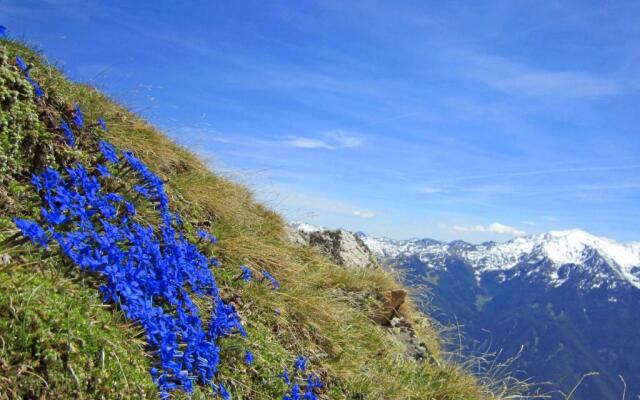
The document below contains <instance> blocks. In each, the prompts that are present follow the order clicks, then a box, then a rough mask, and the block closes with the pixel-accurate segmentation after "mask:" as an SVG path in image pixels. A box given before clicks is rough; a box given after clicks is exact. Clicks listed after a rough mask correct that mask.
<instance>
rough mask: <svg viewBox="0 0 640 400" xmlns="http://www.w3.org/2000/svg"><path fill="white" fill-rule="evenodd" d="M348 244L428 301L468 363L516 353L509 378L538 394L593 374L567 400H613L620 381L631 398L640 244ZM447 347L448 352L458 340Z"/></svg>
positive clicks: (639, 353)
mask: <svg viewBox="0 0 640 400" xmlns="http://www.w3.org/2000/svg"><path fill="white" fill-rule="evenodd" d="M297 226H298V228H297V229H301V230H305V231H311V232H318V231H322V230H323V228H319V227H315V226H313V225H309V224H298V225H297ZM356 235H357V236H359V237H360V239H362V242H364V243H365V244H366V246H367V247H368V248H369V249H370V250H371V251H372V252H373V253H374V254H375V255H376V256H377V257H378V259H379V260H380V261H381V262H382V264H388V265H392V266H393V267H394V268H395V269H397V270H399V271H401V272H402V273H401V274H400V275H399V276H401V277H402V279H403V280H404V283H405V284H406V285H407V286H409V287H413V288H414V290H413V292H414V294H418V295H420V294H424V296H426V297H427V298H428V300H429V301H428V302H424V304H423V307H424V311H426V312H427V313H428V314H429V315H431V316H432V317H433V318H435V319H437V320H438V321H439V322H440V323H442V324H444V325H451V324H458V325H460V326H461V330H462V331H463V332H464V334H463V340H462V343H463V344H464V345H465V346H467V348H468V349H467V350H468V351H467V352H468V353H470V354H473V353H474V352H473V351H471V350H469V349H479V350H487V349H488V350H492V351H497V350H501V351H502V354H504V355H506V356H511V355H514V354H516V353H518V352H519V351H520V349H521V348H523V349H524V350H523V351H522V353H521V355H520V357H519V358H518V359H517V360H516V361H515V362H514V364H513V365H512V371H520V372H524V374H520V375H519V377H520V378H528V379H531V380H533V381H537V382H551V386H547V387H546V388H545V390H547V391H553V390H562V391H564V393H568V392H569V391H570V390H572V389H573V387H574V386H575V385H576V384H577V383H578V381H579V380H580V379H581V377H582V376H583V375H584V374H586V373H588V372H592V371H595V372H598V373H599V376H598V377H593V378H589V379H585V380H584V381H583V382H582V384H581V385H580V386H579V387H578V389H576V391H575V392H574V395H573V397H574V398H579V399H609V398H621V393H622V391H623V386H622V384H621V382H622V381H621V380H620V378H619V376H623V377H624V378H625V381H626V383H627V387H626V393H627V396H629V395H631V396H630V397H629V398H636V397H637V396H639V395H640V379H639V378H638V377H640V341H639V340H638V339H637V336H638V332H640V311H639V310H640V290H639V289H640V242H634V243H628V244H621V243H617V242H615V241H613V240H610V239H606V238H602V237H598V236H594V235H591V234H589V233H587V232H584V231H581V230H578V229H573V230H565V231H551V232H547V233H541V234H536V235H531V236H525V237H519V238H515V239H513V240H510V241H507V242H504V243H495V242H487V243H482V244H470V243H466V242H464V241H453V242H440V241H437V240H432V239H409V240H393V239H387V238H376V237H371V236H367V235H366V234H363V233H357V234H356ZM419 303H420V302H419ZM456 331H457V330H456ZM452 343H454V346H453V347H452V348H451V350H453V351H456V352H457V351H458V350H459V349H458V348H457V347H456V346H457V345H458V344H459V343H460V340H459V338H458V337H456V338H455V340H452ZM551 396H552V397H551V398H553V399H556V398H557V399H562V398H564V397H563V396H562V395H560V394H557V395H556V393H552V394H551Z"/></svg>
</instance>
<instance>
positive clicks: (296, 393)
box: [282, 383, 300, 400]
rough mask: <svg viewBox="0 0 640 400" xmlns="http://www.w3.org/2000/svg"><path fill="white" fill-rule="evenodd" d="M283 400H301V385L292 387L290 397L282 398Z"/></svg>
mask: <svg viewBox="0 0 640 400" xmlns="http://www.w3.org/2000/svg"><path fill="white" fill-rule="evenodd" d="M282 400H300V385H298V384H297V383H296V384H294V385H292V386H291V391H290V393H289V395H288V396H287V395H284V396H282Z"/></svg>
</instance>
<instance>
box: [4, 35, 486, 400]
mask: <svg viewBox="0 0 640 400" xmlns="http://www.w3.org/2000/svg"><path fill="white" fill-rule="evenodd" d="M1 44H2V47H3V50H2V51H3V53H4V55H2V56H1V57H0V58H1V64H0V84H1V85H2V86H1V87H0V101H1V106H2V108H1V110H0V145H1V146H2V147H1V148H0V172H1V173H2V175H0V242H1V241H2V240H3V238H6V237H8V236H10V235H12V234H14V233H15V232H16V230H15V228H14V227H13V225H12V223H11V222H10V219H11V218H12V217H14V216H25V217H28V216H34V215H35V214H36V213H37V208H36V207H37V206H38V204H37V199H36V198H35V197H34V196H33V194H32V192H31V188H30V186H29V185H28V184H27V183H26V180H27V178H26V175H25V172H27V171H28V170H29V169H30V168H32V165H33V163H34V159H35V160H36V161H38V158H39V157H40V158H42V157H44V158H46V160H45V159H43V160H39V162H36V163H35V165H38V164H39V165H42V164H58V165H60V164H64V163H65V162H67V161H66V160H68V159H69V157H70V156H68V155H65V152H69V150H65V149H64V145H62V144H61V143H62V142H61V141H60V139H57V138H54V137H53V135H52V134H51V133H48V132H46V130H45V129H44V128H43V126H42V125H41V123H40V122H39V121H38V118H37V113H36V109H35V106H34V105H33V98H32V95H31V94H30V88H29V87H28V86H24V82H20V81H21V78H19V74H18V72H17V70H16V69H15V68H14V67H12V66H11V65H10V63H11V61H10V60H11V59H13V57H14V56H15V55H16V54H19V55H20V56H21V57H22V58H23V59H24V60H25V61H27V62H31V63H33V64H34V65H35V67H34V68H33V70H32V76H34V78H36V80H37V81H39V82H40V83H41V86H42V87H43V89H44V90H45V92H46V93H47V95H48V96H49V98H50V100H51V101H57V102H59V103H60V104H64V103H74V102H78V103H79V104H80V106H81V107H82V109H83V111H84V113H85V119H86V120H87V121H93V120H95V119H96V118H97V117H99V116H102V117H103V118H104V120H105V121H106V123H107V125H108V126H109V132H108V133H107V134H106V138H107V139H108V140H109V141H111V142H112V143H113V144H114V145H116V146H117V147H119V148H122V149H130V150H132V151H133V152H134V154H136V156H138V157H139V158H141V159H142V160H143V161H144V162H145V163H147V165H149V166H150V168H151V169H152V170H153V171H154V172H156V173H157V174H158V175H159V176H161V177H162V178H163V179H165V181H166V182H167V184H166V189H167V192H168V195H169V198H170V200H171V202H172V203H171V207H172V208H174V209H176V210H179V211H180V213H181V215H182V217H183V220H184V221H185V225H186V227H187V229H190V230H193V229H195V228H196V227H198V226H201V227H202V226H205V227H207V229H209V230H210V231H211V232H212V233H214V234H215V235H217V236H218V238H219V239H220V244H219V247H218V249H217V255H218V256H219V258H220V259H221V261H222V263H223V267H222V268H220V269H217V270H216V271H215V274H216V279H217V280H218V283H219V286H220V287H221V290H222V293H223V294H224V295H223V297H225V298H227V299H234V301H235V303H236V304H237V305H238V311H239V314H240V315H241V317H242V318H243V323H244V325H245V326H246V327H247V330H248V332H249V338H248V339H247V340H241V339H240V338H230V339H225V340H224V341H223V342H222V343H221V345H222V348H223V360H222V367H221V372H220V375H219V379H221V380H222V381H224V382H225V384H226V386H227V387H228V388H229V389H230V392H231V393H232V394H233V395H234V398H256V399H258V398H260V399H261V398H278V397H279V396H281V395H282V393H283V390H284V385H283V384H282V383H281V382H280V381H279V379H278V378H276V376H277V374H278V373H280V372H281V371H282V367H283V366H286V365H291V363H292V358H293V356H294V355H295V354H297V353H300V354H305V355H308V356H309V357H310V364H311V370H313V371H314V372H315V373H317V374H318V375H320V376H322V377H323V380H324V382H325V384H326V386H325V391H324V393H323V396H324V397H325V398H336V399H339V398H348V399H365V398H366V399H382V398H385V399H476V398H485V397H489V396H488V395H487V394H483V392H484V390H482V389H481V388H480V387H479V386H478V385H477V384H476V383H475V380H474V379H473V378H472V377H471V376H469V375H468V374H466V373H465V372H464V371H460V369H459V368H458V367H456V366H454V365H450V364H447V363H444V362H442V361H441V360H440V358H439V355H438V351H439V350H438V341H437V335H436V334H435V333H434V331H433V330H432V329H431V328H430V327H429V326H428V325H425V324H419V328H418V334H419V335H420V337H421V338H422V339H423V340H424V341H425V342H426V343H427V344H428V346H429V347H430V350H431V352H432V353H433V354H434V355H435V359H434V360H433V361H430V362H416V361H413V360H408V359H406V358H405V357H404V356H403V348H402V345H401V344H400V343H398V342H396V341H395V339H393V338H392V337H391V336H390V335H388V334H387V333H385V330H384V329H383V328H381V327H380V326H378V325H376V324H375V323H373V322H372V320H371V316H372V315H374V313H375V312H376V310H377V309H379V307H380V306H381V301H380V299H381V297H382V294H383V293H384V292H385V291H387V290H389V289H391V288H395V287H397V284H396V283H395V281H394V280H393V278H392V277H391V276H390V275H389V274H388V273H386V272H384V271H382V270H361V269H358V270H355V269H344V268H339V267H337V266H335V265H333V264H331V263H330V262H329V261H328V260H326V259H325V258H323V257H321V256H320V255H318V254H317V253H316V252H314V251H312V250H311V249H309V248H298V247H295V246H292V245H290V244H289V243H288V242H287V241H286V239H285V238H284V234H283V221H282V219H281V218H280V217H279V216H278V215H277V214H275V213H273V212H272V211H270V210H268V209H266V208H264V207H263V206H261V205H259V204H257V203H255V202H254V201H253V199H252V196H251V194H250V193H249V192H248V191H247V190H246V189H245V188H243V187H241V186H239V185H237V184H235V183H232V182H229V181H228V180H226V179H223V178H221V177H219V176H216V175H215V174H213V173H211V172H209V171H208V170H207V168H206V167H205V165H204V164H203V163H202V162H201V161H200V160H198V159H197V158H196V157H195V156H194V155H193V154H191V153H189V152H188V151H187V150H185V149H183V148H181V147H179V146H177V145H175V144H174V143H172V142H171V141H170V140H169V139H167V138H166V137H165V136H163V135H162V134H160V133H159V132H157V131H156V130H154V129H153V127H151V126H150V125H148V124H147V123H145V122H144V121H142V120H141V119H139V118H138V117H136V116H135V115H133V114H131V113H130V112H128V111H127V110H125V109H123V108H122V107H121V106H118V105H117V104H115V103H114V102H112V101H110V100H109V99H108V98H106V97H105V96H104V95H102V94H100V93H99V92H98V91H96V90H95V89H93V88H91V87H87V86H85V85H79V84H73V83H70V82H69V81H67V80H66V79H65V78H64V77H63V76H62V74H60V73H59V71H58V70H56V69H55V68H53V67H51V66H49V65H46V64H45V63H43V62H42V60H41V59H40V57H38V56H37V55H36V54H35V53H34V52H32V51H30V50H29V49H27V48H25V47H24V46H22V45H20V44H17V43H13V42H8V41H2V43H1ZM25 88H26V89H25ZM38 153H40V154H45V153H46V156H38V155H37V154H38ZM76 153H78V152H76ZM3 156H4V157H5V159H4V160H3V159H2V158H1V157H3ZM82 157H83V155H82V154H73V157H72V158H75V159H80V160H81V159H82ZM3 163H4V165H5V166H6V165H8V166H9V167H8V168H10V169H5V170H2V168H3V167H2V165H3ZM10 164H11V165H10ZM14 164H15V165H14ZM4 253H5V254H8V255H9V256H10V258H11V260H10V261H9V262H8V263H7V262H6V260H5V262H0V398H13V397H27V398H38V397H41V396H47V397H51V398H70V397H71V396H75V397H85V398H94V397H104V398H116V397H121V398H131V397H136V398H138V397H144V396H146V397H151V398H153V397H154V396H155V388H154V386H153V383H152V382H151V380H150V377H149V375H148V373H147V368H148V363H149V359H150V356H149V355H147V354H145V350H144V343H143V339H144V337H143V335H142V334H141V332H140V330H139V329H138V328H137V327H135V326H133V325H131V324H129V323H127V321H125V320H124V319H123V318H122V316H121V315H120V313H119V312H118V311H117V310H116V309H114V308H113V307H112V306H106V305H103V304H101V301H100V297H99V295H98V292H97V290H96V282H94V281H93V280H92V279H89V278H86V277H83V276H82V275H80V274H77V273H76V272H75V271H74V269H73V268H72V267H71V268H70V267H66V266H64V265H63V264H62V263H61V262H60V259H59V258H57V257H50V258H44V254H43V253H41V252H40V251H38V250H37V249H35V248H32V247H31V246H30V245H25V246H21V247H18V248H13V249H10V250H9V251H8V252H7V251H6V250H5V251H4ZM240 264H247V265H249V266H251V267H253V268H254V269H258V268H266V269H268V270H269V271H272V273H273V274H274V275H275V276H276V278H277V279H278V280H279V281H280V283H281V286H282V289H281V290H279V291H275V292H274V291H270V290H268V289H267V288H265V287H264V285H256V284H252V285H246V284H242V283H240V282H238V281H236V280H235V279H234V278H235V276H236V275H237V272H238V268H237V267H238V265H240ZM402 312H403V313H404V314H405V316H406V317H407V318H408V319H410V320H414V319H416V320H417V319H420V315H419V314H418V313H417V312H416V311H415V310H414V309H413V307H411V306H410V305H409V306H405V307H404V308H403V310H402ZM246 347H249V348H251V349H252V350H253V352H254V354H255V357H256V359H255V365H254V368H253V369H251V370H248V369H247V368H246V367H244V366H243V365H242V363H241V360H240V359H241V354H242V352H241V349H243V348H246ZM203 393H204V392H203V391H198V392H197V393H196V395H195V396H194V397H196V398H198V397H201V396H202V395H203ZM143 395H144V396H143Z"/></svg>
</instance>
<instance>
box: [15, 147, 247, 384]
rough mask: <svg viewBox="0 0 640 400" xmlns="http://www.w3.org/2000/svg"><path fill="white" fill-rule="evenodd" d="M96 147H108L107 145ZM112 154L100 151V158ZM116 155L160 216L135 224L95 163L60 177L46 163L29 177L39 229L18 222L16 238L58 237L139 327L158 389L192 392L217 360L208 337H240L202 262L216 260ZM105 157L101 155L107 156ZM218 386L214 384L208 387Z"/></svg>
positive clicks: (147, 180) (155, 182)
mask: <svg viewBox="0 0 640 400" xmlns="http://www.w3.org/2000/svg"><path fill="white" fill-rule="evenodd" d="M103 148H105V149H110V150H113V151H114V153H113V154H116V153H115V150H114V149H113V148H112V146H110V145H108V144H103ZM111 154H112V153H109V152H107V153H106V154H104V153H103V157H104V158H105V160H107V159H111V160H113V158H112V157H111ZM123 157H124V158H125V160H126V161H127V162H128V163H129V165H130V166H131V167H132V168H133V170H134V171H135V173H136V175H138V179H140V180H141V182H143V185H142V186H141V187H143V188H145V190H147V191H148V193H149V201H151V202H153V203H154V205H155V206H156V210H157V211H158V212H159V213H160V216H161V220H162V223H161V224H160V226H159V227H158V228H157V229H154V228H153V227H152V226H151V225H144V224H142V223H140V222H138V221H137V220H136V219H135V218H134V217H135V216H136V208H135V206H134V204H133V203H132V202H130V201H128V200H127V199H126V197H125V196H124V195H122V194H118V193H114V192H109V191H108V190H106V189H105V186H106V181H108V179H109V178H105V177H104V173H103V172H100V169H101V168H106V166H105V165H103V164H98V165H97V166H96V167H95V168H94V171H90V170H87V169H86V168H85V167H84V166H83V165H77V166H75V167H70V168H66V171H65V174H61V173H59V172H58V171H56V170H54V169H51V168H47V169H46V170H45V171H44V172H43V173H42V174H40V175H34V176H33V178H32V183H33V185H34V187H35V189H36V191H37V192H38V193H39V194H40V195H41V197H42V199H43V203H44V206H43V207H42V208H41V210H40V216H41V217H42V221H43V223H42V226H41V225H39V224H37V223H36V222H34V221H28V220H22V219H20V220H16V221H15V223H16V226H17V227H18V229H19V230H20V231H21V233H22V235H23V236H25V237H27V238H29V239H30V240H31V241H32V242H33V243H34V244H37V245H40V246H43V247H46V246H47V245H48V244H49V243H50V242H55V243H57V244H58V246H59V248H60V250H61V252H62V253H63V254H64V255H65V256H66V258H68V259H69V260H70V261H71V262H73V264H75V265H76V266H78V267H80V268H81V269H83V270H86V271H90V272H92V273H97V274H98V275H100V276H102V277H103V278H104V281H105V282H104V284H103V285H102V286H101V287H100V288H99V290H100V292H101V293H102V295H103V298H104V300H105V301H108V302H114V303H116V304H118V305H119V306H120V307H121V309H122V311H123V312H124V314H125V316H126V317H127V318H129V319H131V320H134V321H136V322H137V323H139V324H140V325H141V326H142V327H143V328H144V330H145V332H146V338H147V342H148V344H149V346H150V347H151V349H153V350H154V351H155V353H156V354H157V355H158V358H159V363H158V365H157V366H156V367H154V368H153V369H152V370H151V374H152V375H153V377H154V379H155V381H156V382H157V384H158V386H159V388H160V390H161V393H162V394H164V395H166V394H167V392H168V391H169V390H172V389H175V388H180V389H182V390H184V391H186V392H189V393H190V392H191V391H192V388H193V382H194V381H195V380H198V381H199V382H200V383H201V384H205V385H207V384H211V382H212V381H213V378H214V376H215V373H216V372H217V368H218V363H219V348H218V347H217V346H216V339H218V338H219V337H222V336H225V335H229V334H232V333H236V332H237V333H240V334H241V335H246V333H245V331H244V329H243V327H242V325H241V324H240V320H239V318H238V315H237V314H236V311H235V310H234V308H233V306H231V305H228V304H225V303H224V302H223V301H222V299H221V298H220V296H219V293H218V288H217V285H216V282H215V279H214V277H213V275H212V273H211V270H210V269H209V266H210V265H211V264H213V263H214V260H212V259H209V258H207V257H206V256H204V255H203V254H202V252H201V251H200V250H199V249H198V247H197V246H196V245H194V244H192V243H190V242H189V241H188V240H187V239H185V237H184V233H183V232H181V231H180V230H179V225H178V224H177V223H176V218H175V215H174V214H172V213H171V212H170V211H169V209H168V206H167V198H166V195H165V194H164V190H163V187H162V181H161V180H160V179H159V178H157V177H156V176H155V175H153V174H152V173H151V172H150V171H149V170H148V169H147V168H146V166H144V164H142V163H141V162H140V161H139V160H138V159H136V158H135V157H133V155H131V154H130V153H123ZM107 162H109V161H107ZM204 296H207V297H208V298H209V299H211V301H212V312H211V316H210V318H209V322H208V323H207V324H205V323H203V321H202V318H201V317H200V312H199V310H198V307H197V306H196V305H195V304H194V297H204ZM213 386H214V388H215V389H216V390H217V391H218V392H222V390H221V389H220V387H219V385H217V386H216V385H213Z"/></svg>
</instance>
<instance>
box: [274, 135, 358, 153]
mask: <svg viewBox="0 0 640 400" xmlns="http://www.w3.org/2000/svg"><path fill="white" fill-rule="evenodd" d="M284 144H285V145H287V146H291V147H297V148H299V149H325V150H339V149H347V148H353V147H358V146H360V145H362V139H361V138H360V137H359V136H357V135H355V134H353V133H349V132H346V131H341V130H336V131H329V132H325V133H323V134H322V135H321V137H320V138H309V137H294V138H291V139H289V140H287V141H285V142H284Z"/></svg>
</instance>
